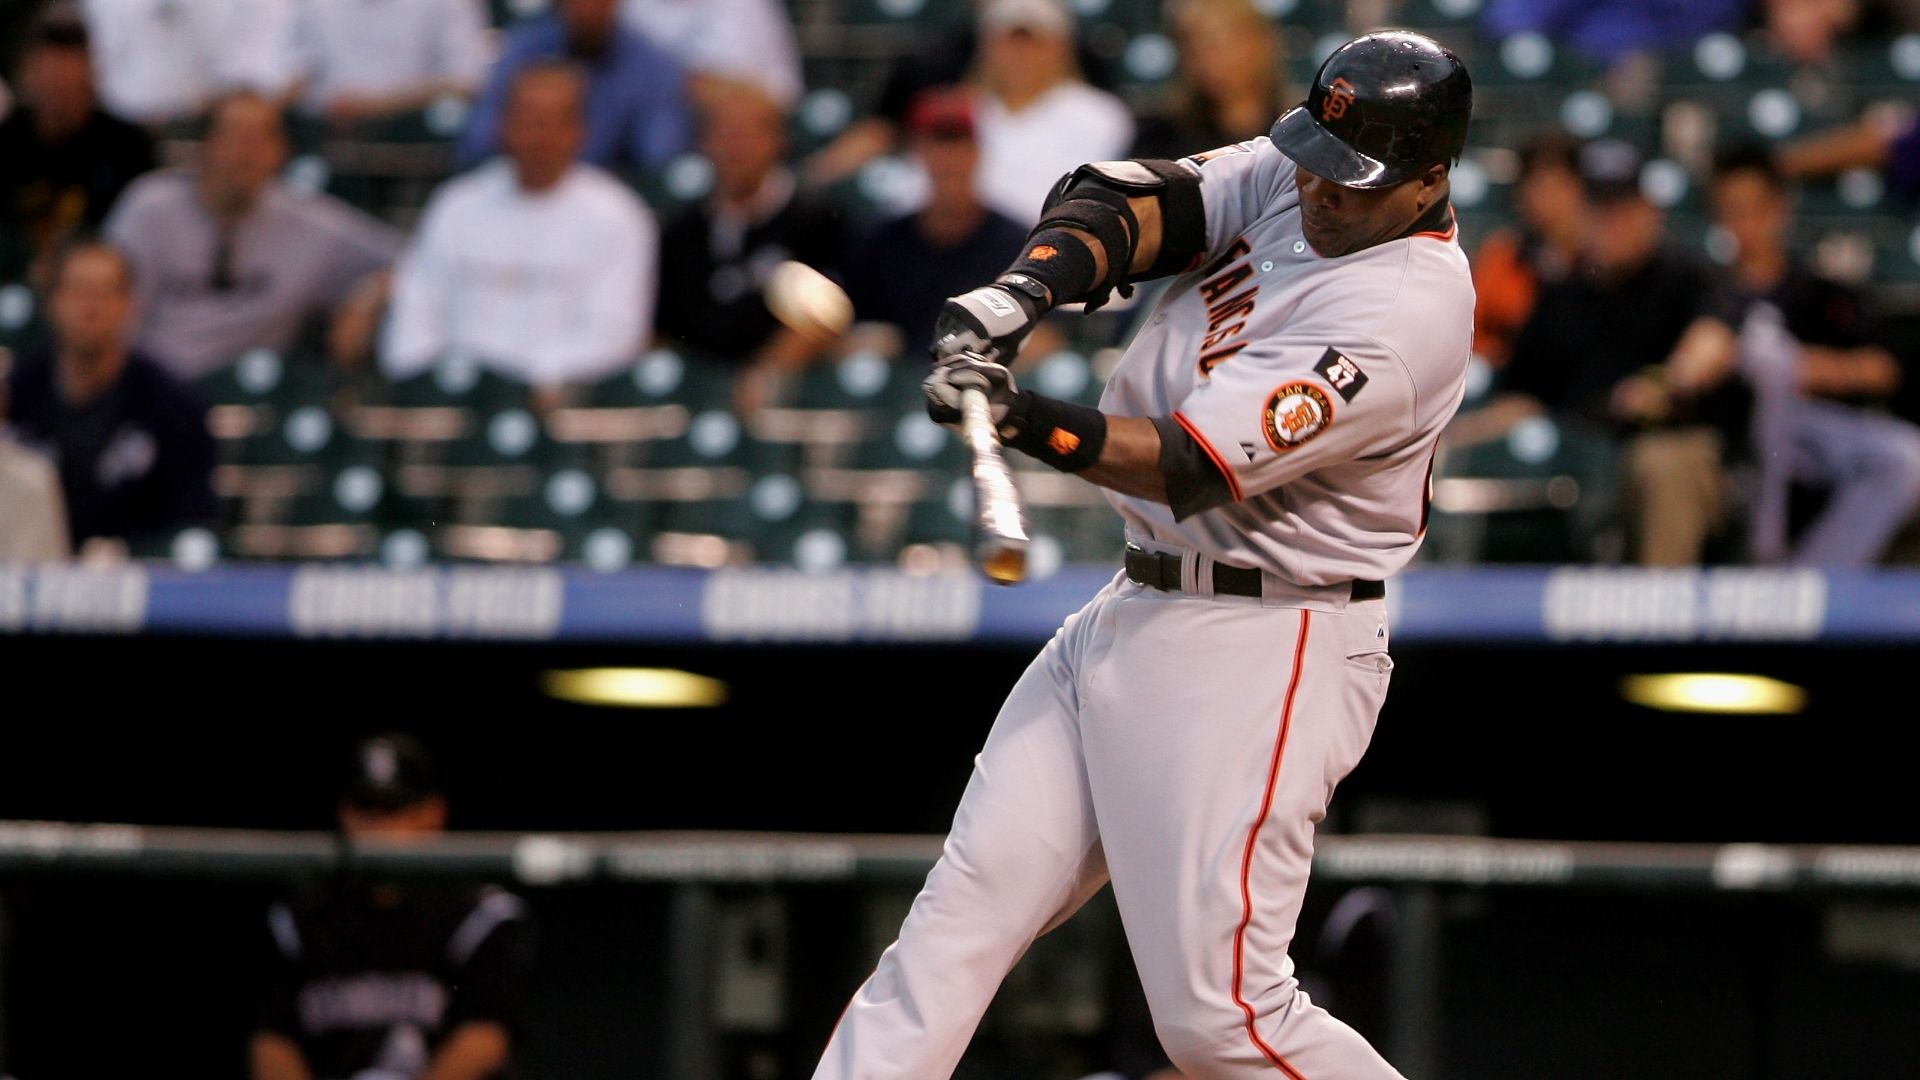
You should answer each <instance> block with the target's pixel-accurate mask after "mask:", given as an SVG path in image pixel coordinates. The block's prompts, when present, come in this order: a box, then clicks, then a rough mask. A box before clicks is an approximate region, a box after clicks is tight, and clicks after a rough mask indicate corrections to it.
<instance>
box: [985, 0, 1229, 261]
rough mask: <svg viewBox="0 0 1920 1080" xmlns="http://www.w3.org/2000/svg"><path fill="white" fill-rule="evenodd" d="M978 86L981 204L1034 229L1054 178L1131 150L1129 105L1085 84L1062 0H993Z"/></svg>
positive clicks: (987, 9) (988, 10)
mask: <svg viewBox="0 0 1920 1080" xmlns="http://www.w3.org/2000/svg"><path fill="white" fill-rule="evenodd" d="M980 82H981V85H982V87H983V88H984V89H985V91H986V94H985V96H984V97H983V99H982V101H981V103H980V111H979V126H980V193H981V197H982V198H984V199H985V200H986V203H987V205H988V206H991V207H993V208H994V209H995V210H998V211H1000V212H1001V213H1003V214H1005V215H1007V216H1008V217H1010V218H1012V219H1014V220H1015V221H1018V222H1021V223H1023V224H1027V225H1031V224H1032V223H1033V222H1035V221H1038V220H1039V218H1040V207H1041V204H1043V203H1044V202H1045V201H1046V197H1047V192H1048V190H1050V189H1051V188H1052V187H1053V184H1054V182H1055V181H1056V180H1059V179H1060V177H1061V176H1063V175H1065V174H1066V173H1067V172H1068V171H1069V170H1071V169H1074V168H1077V167H1078V166H1080V165H1081V164H1083V163H1085V162H1089V161H1109V160H1112V159H1114V158H1118V157H1121V156H1122V155H1124V154H1125V153H1126V151H1127V147H1128V146H1129V145H1131V144H1132V142H1133V117H1132V115H1131V114H1130V113H1129V112H1128V110H1127V107H1126V105H1125V104H1124V103H1122V102H1121V101H1120V99H1119V98H1116V97H1114V96H1113V95H1112V94H1109V93H1106V92H1105V91H1102V90H1095V89H1094V88H1093V87H1091V86H1088V85H1087V84H1086V83H1085V82H1084V81H1082V80H1081V79H1080V77H1079V75H1078V73H1077V69H1076V65H1075V63H1074V56H1073V16H1072V14H1070V13H1069V12H1068V10H1067V9H1066V7H1064V6H1063V5H1062V4H1060V3H1059V2H1058V0H989V2H988V3H987V5H986V7H985V8H984V9H982V11H981V14H980ZM1201 149H1207V148H1205V147H1202V148H1201Z"/></svg>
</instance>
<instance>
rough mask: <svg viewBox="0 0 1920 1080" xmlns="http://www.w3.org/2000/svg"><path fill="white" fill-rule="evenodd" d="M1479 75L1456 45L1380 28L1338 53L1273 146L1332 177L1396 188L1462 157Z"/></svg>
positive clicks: (1283, 117)
mask: <svg viewBox="0 0 1920 1080" xmlns="http://www.w3.org/2000/svg"><path fill="white" fill-rule="evenodd" d="M1472 111H1473V80H1471V79H1469V78H1468V77H1467V67H1466V65H1465V64H1462V63H1461V62H1460V58H1459V57H1458V56H1455V55H1454V54H1453V50H1451V49H1449V48H1447V47H1446V46H1444V45H1442V44H1440V43H1439V42H1437V41H1435V40H1433V39H1432V38H1430V37H1426V36H1425V35H1422V34H1416V33H1413V32H1412V31H1409V30H1381V31H1379V32H1377V33H1372V34H1367V35H1365V36H1363V37H1357V38H1355V39H1353V40H1352V41H1349V42H1347V43H1346V44H1345V45H1342V46H1340V47H1339V48H1338V49H1335V50H1334V51H1333V55H1332V56H1329V57H1327V62H1326V63H1324V64H1321V65H1320V71H1319V73H1318V74H1316V75H1315V76H1314V77H1313V88H1312V89H1311V90H1310V91H1308V93H1307V100H1306V102H1305V103H1304V104H1301V105H1297V106H1295V107H1294V108H1291V109H1288V110H1287V111H1286V112H1284V113H1281V114H1280V119H1278V120H1276V121H1274V124H1273V144H1274V145H1275V146H1277V147H1279V148H1280V150H1281V151H1282V152H1284V153H1285V154H1286V155H1287V156H1288V157H1290V158H1292V159H1293V160H1294V161H1295V162H1296V163H1298V164H1299V165H1300V166H1301V167H1302V168H1304V169H1306V170H1307V171H1308V172H1310V173H1313V174H1314V175H1315V176H1322V177H1325V178H1326V179H1328V180H1331V181H1333V182H1334V183H1336V184H1341V185H1344V186H1346V187H1355V188H1382V187H1392V186H1393V185H1394V184H1398V183H1401V182H1403V181H1406V180H1410V179H1412V178H1413V177H1415V176H1417V175H1419V173H1420V170H1422V169H1424V168H1426V167H1427V166H1429V165H1433V164H1436V163H1438V162H1443V161H1445V162H1451V161H1454V160H1455V159H1457V158H1459V156H1460V151H1461V149H1462V148H1463V147H1465V146H1466V144H1467V116H1468V114H1470V113H1471V112H1472Z"/></svg>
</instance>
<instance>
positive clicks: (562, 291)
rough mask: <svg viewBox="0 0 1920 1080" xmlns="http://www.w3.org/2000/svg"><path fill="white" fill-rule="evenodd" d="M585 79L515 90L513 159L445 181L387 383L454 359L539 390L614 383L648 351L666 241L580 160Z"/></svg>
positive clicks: (509, 120)
mask: <svg viewBox="0 0 1920 1080" xmlns="http://www.w3.org/2000/svg"><path fill="white" fill-rule="evenodd" d="M586 95H587V77H586V75H585V74H584V73H583V72H581V71H580V70H579V69H578V68H576V67H574V66H573V65H571V64H566V63H561V62H557V61H537V62H535V63H532V64H529V65H527V66H525V67H523V68H522V69H521V70H520V71H519V73H518V74H517V75H516V76H515V77H514V81H513V86H512V88H511V89H510V90H509V91H508V94H507V99H506V107H505V111H504V113H503V114H502V117H501V125H500V141H501V143H502V145H503V146H504V147H505V148H506V155H505V157H504V158H502V159H499V160H496V161H493V162H490V163H488V164H486V165H483V166H481V167H480V168H479V169H476V170H474V171H473V172H470V173H468V174H466V175H464V176H459V177H455V178H454V179H452V180H449V181H447V183H446V184H445V185H443V186H442V187H441V188H440V190H439V191H437V192H435V193H434V196H433V198H432V199H431V200H430V201H429V202H428V203H427V208H426V212H425V214H424V216H423V218H422V223H421V226H420V231H419V233H418V234H417V235H415V237H414V239H413V243H412V246H411V247H409V248H408V250H407V253H406V255H405V256H404V257H402V259H401V260H400V269H399V272H398V273H397V274H396V275H395V283H394V290H393V307H392V310H391V312H390V313H389V317H388V320H387V326H386V332H385V337H384V339H383V343H382V350H381V353H382V359H383V362H384V366H385V368H386V371H387V373H388V374H389V375H391V376H393V377H394V378H404V377H406V376H408V375H413V374H416V373H418V372H421V371H424V370H426V369H427V368H428V367H429V366H431V365H432V363H433V361H434V360H435V358H437V357H439V356H440V355H441V354H443V353H446V352H448V351H450V350H459V351H462V352H467V353H471V354H472V355H473V356H475V357H476V358H477V359H478V360H479V361H480V362H481V363H482V364H485V365H486V366H488V367H490V368H493V369H494V370H496V371H498V372H500V373H502V374H504V375H509V376H511V377H513V378H516V379H520V380H522V381H524V382H527V383H531V384H533V385H534V386H538V387H558V386H561V385H563V384H566V383H570V382H574V381H578V380H586V379H593V378H597V377H599V376H602V375H606V374H608V373H609V372H611V371H613V370H614V369H616V368H618V367H619V366H620V365H622V364H624V363H626V362H628V361H630V360H631V359H632V358H633V355H634V353H635V351H636V350H638V349H639V348H640V347H641V345H643V344H644V343H645V336H646V329H647V326H648V323H649V322H650V320H651V318H652V314H653V297H654V282H655V276H654V275H655V263H656V259H655V256H656V255H657V254H658V250H659V238H658V232H657V228H656V226H655V224H654V220H653V215H652V214H651V213H649V212H648V210H647V208H646V206H645V205H644V204H643V203H641V201H640V200H639V198H638V197H637V196H635V195H634V194H633V192H632V191H630V190H628V189H627V187H626V186H625V185H623V184H621V183H620V182H619V181H617V180H615V179H614V178H613V177H611V176H608V175H607V174H606V173H604V172H602V171H600V170H599V169H597V168H595V167H593V166H591V165H584V164H581V163H580V161H579V156H580V148H581V146H582V145H584V143H585V141H586V137H587V126H586V114H585V109H586Z"/></svg>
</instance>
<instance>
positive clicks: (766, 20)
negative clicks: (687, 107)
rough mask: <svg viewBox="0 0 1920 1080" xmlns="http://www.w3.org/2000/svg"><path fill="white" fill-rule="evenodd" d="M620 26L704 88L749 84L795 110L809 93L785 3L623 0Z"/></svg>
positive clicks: (776, 0) (763, 0)
mask: <svg viewBox="0 0 1920 1080" xmlns="http://www.w3.org/2000/svg"><path fill="white" fill-rule="evenodd" d="M621 21H622V22H624V23H625V24H626V25H627V26H628V27H630V28H631V29H633V30H634V31H636V32H637V33H639V34H640V36H641V37H644V38H646V39H647V40H648V41H650V42H652V43H653V44H654V45H655V46H656V47H658V48H659V49H661V50H662V51H664V52H666V53H667V54H668V55H670V56H673V57H675V58H676V59H678V60H679V61H680V63H682V64H684V65H685V66H686V68H687V70H688V71H689V72H692V73H693V75H694V76H695V77H696V80H697V81H699V82H703V83H704V82H706V81H708V80H719V81H722V82H746V83H752V84H753V85H755V86H757V87H759V88H760V90H761V92H762V93H764V94H766V95H767V96H768V97H770V98H772V99H773V100H774V101H776V102H778V103H779V104H780V107H781V108H783V109H789V110H790V109H792V108H793V107H794V105H795V104H796V103H798V102H799V100H800V94H801V92H802V91H803V90H805V89H806V85H805V83H804V82H803V81H802V79H801V74H800V46H799V44H798V43H797V42H796V41H795V40H794V34H793V22H792V20H791V19H789V18H788V16H787V6H786V5H785V4H784V3H781V2H780V0H621Z"/></svg>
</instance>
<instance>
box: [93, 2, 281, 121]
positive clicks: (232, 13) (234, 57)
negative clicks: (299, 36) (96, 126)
mask: <svg viewBox="0 0 1920 1080" xmlns="http://www.w3.org/2000/svg"><path fill="white" fill-rule="evenodd" d="M294 3H295V0H81V6H82V9H83V10H84V11H85V12H86V17H87V26H88V27H89V28H90V29H91V30H92V31H93V53H94V75H95V77H96V78H98V79H99V81H100V98H101V100H102V101H104V102H105V103H106V106H107V109H108V110H109V111H111V112H113V113H116V114H118V115H120V116H124V117H126V118H127V119H129V120H135V121H138V122H140V123H143V124H151V123H161V122H164V121H169V120H184V119H189V118H191V117H194V116H197V115H199V114H200V113H202V112H204V111H205V110H206V109H207V107H208V106H209V105H211V104H212V103H213V101H214V100H215V99H216V98H218V97H220V96H221V95H223V94H227V93H230V92H233V91H237V90H249V91H252V92H254V93H257V94H261V95H263V96H266V97H270V98H279V97H280V96H282V95H284V94H285V93H286V92H287V90H288V89H289V87H290V86H291V85H292V83H293V76H294V60H293V15H294Z"/></svg>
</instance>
